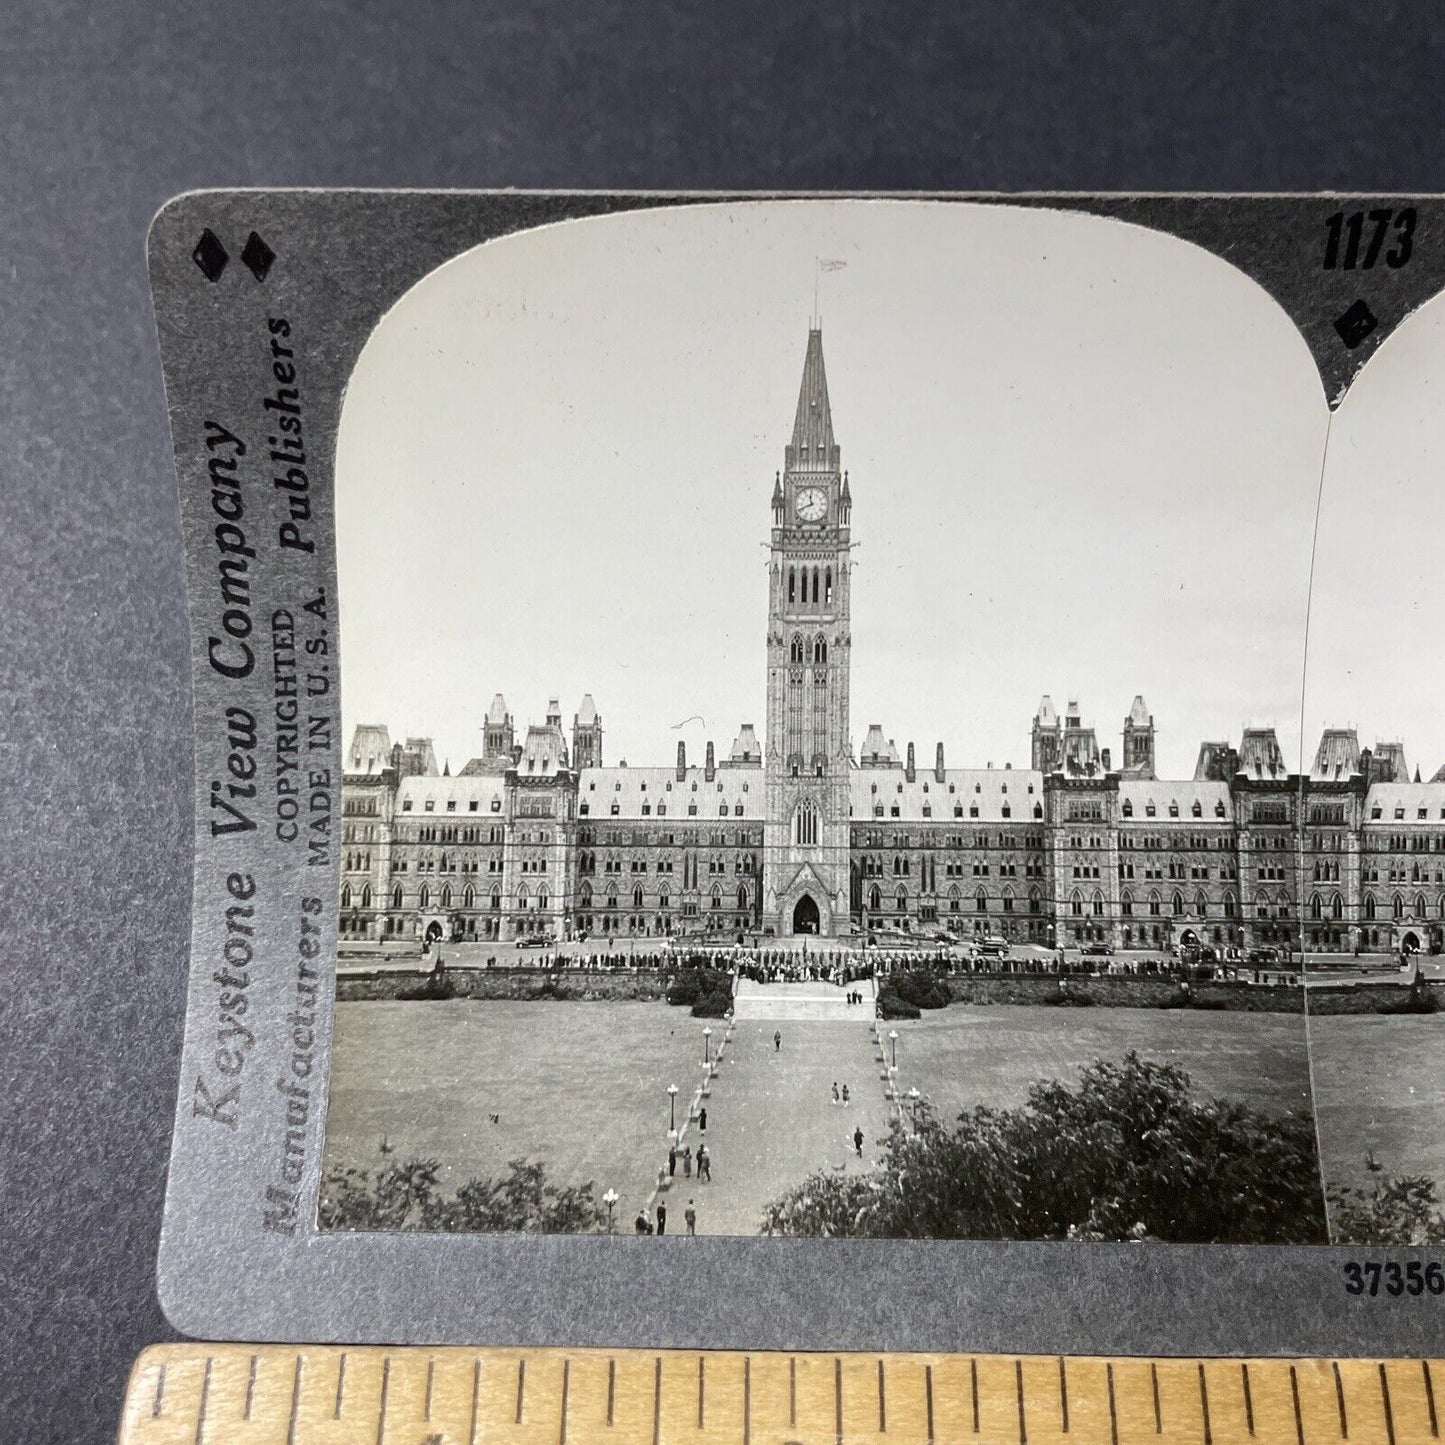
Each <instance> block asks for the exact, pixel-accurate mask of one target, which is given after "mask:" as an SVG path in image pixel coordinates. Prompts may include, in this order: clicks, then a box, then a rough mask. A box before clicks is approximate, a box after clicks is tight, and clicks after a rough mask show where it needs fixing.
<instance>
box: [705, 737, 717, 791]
mask: <svg viewBox="0 0 1445 1445" xmlns="http://www.w3.org/2000/svg"><path fill="white" fill-rule="evenodd" d="M716 772H717V759H716V758H715V757H714V756H713V751H712V743H711V742H709V743H708V745H707V766H706V768H704V770H703V777H704V778H705V779H706V780H707V781H708V782H709V783H710V782H712V780H713V775H714V774H715V773H716Z"/></svg>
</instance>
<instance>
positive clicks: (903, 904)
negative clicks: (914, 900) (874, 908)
mask: <svg viewBox="0 0 1445 1445" xmlns="http://www.w3.org/2000/svg"><path fill="white" fill-rule="evenodd" d="M894 900H895V902H896V903H897V904H898V911H899V912H900V913H903V912H904V911H906V909H907V908H908V890H907V889H906V888H905V887H904V886H903V885H902V884H901V883H900V884H899V885H898V892H897V893H896V894H895V895H894Z"/></svg>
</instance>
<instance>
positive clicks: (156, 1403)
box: [151, 1360, 166, 1420]
mask: <svg viewBox="0 0 1445 1445" xmlns="http://www.w3.org/2000/svg"><path fill="white" fill-rule="evenodd" d="M165 1402H166V1362H165V1361H164V1360H162V1361H161V1363H160V1367H159V1368H158V1369H157V1370H156V1397H155V1399H154V1400H152V1401H151V1419H152V1420H154V1419H155V1418H156V1417H157V1416H158V1415H159V1414H160V1413H161V1408H162V1407H163V1406H164V1405H165Z"/></svg>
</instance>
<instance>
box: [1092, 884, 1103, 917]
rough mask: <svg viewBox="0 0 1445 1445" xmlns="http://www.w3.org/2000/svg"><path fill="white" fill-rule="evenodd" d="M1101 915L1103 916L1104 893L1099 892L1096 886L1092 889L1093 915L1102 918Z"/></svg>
mask: <svg viewBox="0 0 1445 1445" xmlns="http://www.w3.org/2000/svg"><path fill="white" fill-rule="evenodd" d="M1103 916H1104V895H1103V894H1102V893H1100V892H1099V890H1098V889H1097V888H1096V889H1094V917H1095V918H1102V917H1103Z"/></svg>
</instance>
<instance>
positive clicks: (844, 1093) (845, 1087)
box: [843, 1084, 848, 1109]
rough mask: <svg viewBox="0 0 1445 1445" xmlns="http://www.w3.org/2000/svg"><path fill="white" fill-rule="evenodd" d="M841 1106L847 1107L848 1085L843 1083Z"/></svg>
mask: <svg viewBox="0 0 1445 1445" xmlns="http://www.w3.org/2000/svg"><path fill="white" fill-rule="evenodd" d="M843 1107H844V1108H845V1109H846V1108H847V1107H848V1086H847V1084H844V1085H843Z"/></svg>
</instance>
